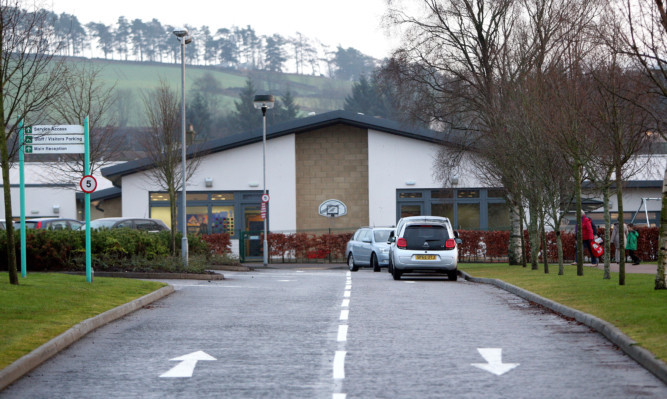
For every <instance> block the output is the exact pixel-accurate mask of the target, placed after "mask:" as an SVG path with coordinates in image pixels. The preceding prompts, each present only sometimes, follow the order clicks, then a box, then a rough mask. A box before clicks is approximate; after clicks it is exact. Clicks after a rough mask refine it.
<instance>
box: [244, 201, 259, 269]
mask: <svg viewBox="0 0 667 399" xmlns="http://www.w3.org/2000/svg"><path fill="white" fill-rule="evenodd" d="M243 220H244V223H245V225H244V227H245V231H246V232H247V234H244V237H245V240H246V242H245V245H244V247H245V253H244V257H245V259H262V258H263V254H262V247H263V245H262V234H264V220H263V219H262V217H261V215H260V209H259V205H244V206H243Z"/></svg>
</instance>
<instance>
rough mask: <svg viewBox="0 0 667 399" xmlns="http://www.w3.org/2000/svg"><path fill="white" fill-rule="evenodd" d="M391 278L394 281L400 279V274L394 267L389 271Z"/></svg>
mask: <svg viewBox="0 0 667 399" xmlns="http://www.w3.org/2000/svg"><path fill="white" fill-rule="evenodd" d="M391 276H392V277H393V278H394V280H400V279H401V272H399V271H398V270H397V269H396V268H395V267H394V268H392V269H391Z"/></svg>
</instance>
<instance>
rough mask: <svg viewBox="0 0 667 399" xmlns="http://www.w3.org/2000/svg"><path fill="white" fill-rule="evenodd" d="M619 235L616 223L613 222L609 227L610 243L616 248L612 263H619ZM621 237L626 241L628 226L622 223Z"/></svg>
mask: <svg viewBox="0 0 667 399" xmlns="http://www.w3.org/2000/svg"><path fill="white" fill-rule="evenodd" d="M620 236H621V235H620V233H619V230H618V221H616V222H614V225H613V226H612V227H611V242H612V243H614V247H615V248H616V253H615V256H614V262H616V263H619V262H620V261H621V248H620V244H619V241H618V240H619V239H620ZM623 237H625V239H626V240H627V238H628V225H627V224H625V223H623Z"/></svg>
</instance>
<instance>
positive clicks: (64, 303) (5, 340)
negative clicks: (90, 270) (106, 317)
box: [0, 272, 166, 369]
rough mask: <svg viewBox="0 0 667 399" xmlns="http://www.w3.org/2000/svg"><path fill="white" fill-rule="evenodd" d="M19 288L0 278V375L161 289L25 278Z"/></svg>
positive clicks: (136, 283) (123, 281) (50, 276)
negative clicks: (87, 323) (81, 326)
mask: <svg viewBox="0 0 667 399" xmlns="http://www.w3.org/2000/svg"><path fill="white" fill-rule="evenodd" d="M19 279H20V281H19V285H18V286H16V285H11V284H9V276H8V274H7V273H6V272H2V273H0V369H2V368H5V367H7V366H8V365H9V364H11V363H12V362H13V361H15V360H17V359H18V358H20V357H21V356H24V355H26V354H28V353H30V352H31V351H32V350H34V349H36V348H38V347H39V346H40V345H42V344H44V343H46V342H48V341H49V340H51V339H52V338H54V337H56V336H58V335H60V334H61V333H63V332H65V331H67V330H68V329H69V328H70V327H72V326H74V325H76V324H77V323H80V322H81V321H83V320H85V319H88V318H91V317H94V316H97V315H98V314H100V313H103V312H106V311H107V310H110V309H113V308H115V307H116V306H120V305H122V304H124V303H127V302H130V301H132V300H133V299H136V298H139V297H142V296H144V295H146V294H149V293H151V292H153V291H155V290H157V289H159V288H160V287H163V286H165V285H166V284H163V283H158V282H150V281H141V280H134V279H128V278H96V279H95V280H94V281H93V283H92V284H90V283H87V282H86V278H85V276H72V275H65V274H57V273H30V274H29V275H28V277H27V278H25V279H23V278H20V277H19Z"/></svg>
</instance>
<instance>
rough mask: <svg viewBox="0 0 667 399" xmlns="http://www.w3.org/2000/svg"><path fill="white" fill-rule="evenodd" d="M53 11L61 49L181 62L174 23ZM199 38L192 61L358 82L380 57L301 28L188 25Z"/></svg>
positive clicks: (188, 56) (188, 52) (189, 49)
mask: <svg viewBox="0 0 667 399" xmlns="http://www.w3.org/2000/svg"><path fill="white" fill-rule="evenodd" d="M42 12H45V13H47V15H48V19H47V21H48V22H49V24H50V25H51V28H52V29H53V33H54V35H55V36H56V38H57V39H58V41H59V53H60V54H61V55H66V56H85V54H86V52H87V51H88V50H89V51H88V54H92V52H93V51H95V50H99V51H100V52H101V53H102V54H103V56H104V58H105V59H109V58H110V59H118V60H126V61H128V60H134V61H152V62H173V63H175V62H179V61H180V44H179V42H178V40H176V38H175V37H174V36H173V34H172V32H173V31H174V27H173V26H171V25H163V24H162V23H161V22H160V21H159V20H158V19H156V18H153V19H152V20H151V21H148V22H145V21H143V20H141V19H133V20H129V19H127V18H126V17H124V16H120V17H118V20H117V22H116V23H115V24H113V25H106V24H103V23H100V22H89V23H86V24H82V23H81V22H80V21H79V19H78V18H77V17H76V16H75V15H71V14H67V13H61V14H60V15H58V14H56V13H54V12H51V11H46V10H42ZM185 27H186V28H187V29H188V32H189V34H190V35H191V36H192V37H194V40H193V41H192V43H190V44H189V45H187V47H186V51H185V58H186V62H187V63H189V64H196V65H211V66H213V65H215V66H221V67H225V68H232V69H249V70H266V71H271V72H284V71H286V70H287V69H288V68H287V65H289V70H290V71H293V72H296V73H297V74H304V75H305V74H310V75H316V76H320V75H321V76H328V77H331V78H336V79H344V80H353V79H356V78H358V77H359V76H361V75H363V74H367V73H369V72H370V71H371V70H372V69H373V68H374V67H375V65H376V60H375V59H374V58H372V57H370V56H367V55H364V54H363V53H361V52H360V51H359V50H357V49H355V48H352V47H349V48H347V49H345V48H343V47H341V46H338V47H336V48H335V49H332V48H331V47H330V46H328V45H325V44H323V43H321V42H320V41H318V40H314V39H311V38H308V37H306V36H304V35H303V34H301V33H299V32H296V34H295V35H294V36H292V37H285V36H282V35H279V34H273V35H258V34H257V32H255V30H254V29H253V28H252V26H250V25H248V26H246V27H238V26H233V27H231V28H219V29H215V28H211V27H209V26H201V27H199V28H198V27H195V26H191V25H186V26H185Z"/></svg>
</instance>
